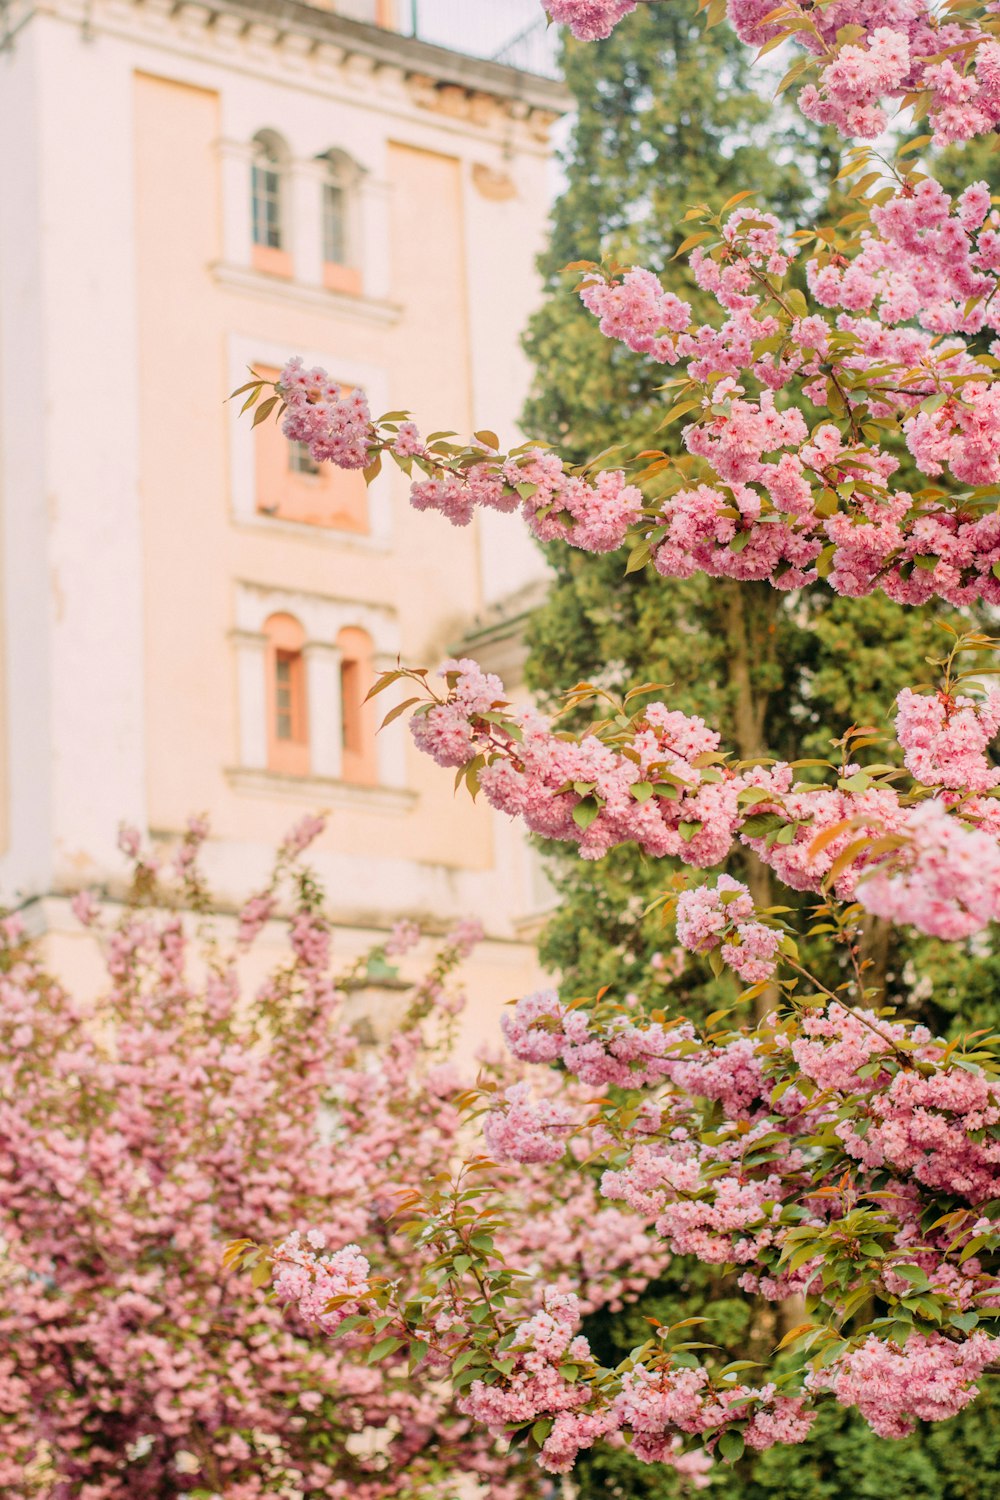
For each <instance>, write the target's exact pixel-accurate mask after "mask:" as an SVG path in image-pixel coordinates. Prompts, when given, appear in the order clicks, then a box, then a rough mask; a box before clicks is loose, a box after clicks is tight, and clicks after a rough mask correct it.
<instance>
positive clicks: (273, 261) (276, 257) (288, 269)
mask: <svg viewBox="0 0 1000 1500" xmlns="http://www.w3.org/2000/svg"><path fill="white" fill-rule="evenodd" d="M250 264H251V265H252V266H253V268H254V270H255V271H264V272H266V274H267V275H268V276H284V277H285V278H286V279H288V278H290V277H291V274H292V257H291V255H290V254H289V253H288V251H287V250H280V249H279V248H278V247H277V246H276V245H254V246H253V247H252V249H251V251H250Z"/></svg>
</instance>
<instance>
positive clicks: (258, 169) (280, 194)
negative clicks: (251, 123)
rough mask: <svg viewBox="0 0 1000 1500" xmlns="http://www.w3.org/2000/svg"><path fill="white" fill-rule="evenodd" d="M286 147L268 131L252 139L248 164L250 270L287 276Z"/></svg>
mask: <svg viewBox="0 0 1000 1500" xmlns="http://www.w3.org/2000/svg"><path fill="white" fill-rule="evenodd" d="M288 162H289V154H288V148H287V146H286V145H285V143H284V141H283V140H282V139H281V137H280V136H278V135H276V134H275V132H274V131H271V130H261V131H259V132H258V133H257V135H255V136H254V138H253V155H252V157H251V161H250V254H251V260H252V264H253V266H254V268H255V269H256V270H258V271H265V272H267V273H268V274H270V275H274V276H290V275H291V273H292V258H291V254H290V251H289V219H288V210H289V202H288Z"/></svg>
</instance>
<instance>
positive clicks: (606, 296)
mask: <svg viewBox="0 0 1000 1500" xmlns="http://www.w3.org/2000/svg"><path fill="white" fill-rule="evenodd" d="M580 300H581V301H582V302H583V305H584V307H586V308H587V309H588V311H590V312H592V313H594V315H595V316H596V317H598V318H599V319H600V329H601V332H602V333H603V334H604V335H605V337H606V338H609V339H621V341H622V343H624V344H627V345H628V347H629V348H630V349H632V350H633V351H634V352H635V353H636V354H648V355H649V356H650V357H651V358H652V359H655V360H658V361H660V362H661V363H662V362H665V361H667V360H669V362H670V363H671V364H673V363H675V350H676V340H671V339H670V338H669V337H668V334H669V333H670V332H673V333H681V332H683V331H684V330H685V329H686V328H687V327H688V324H689V323H690V321H691V307H690V304H689V303H687V302H682V301H681V300H680V298H678V297H676V296H675V295H674V293H673V292H665V291H664V290H663V287H662V286H661V285H660V280H659V277H658V276H654V275H653V273H652V271H645V270H643V269H642V268H641V267H639V266H636V267H634V268H633V269H632V270H631V271H626V273H625V275H624V276H623V277H622V279H621V281H620V282H616V281H606V280H604V279H601V278H596V277H595V278H594V279H592V280H587V281H585V282H584V284H583V286H581V288H580Z"/></svg>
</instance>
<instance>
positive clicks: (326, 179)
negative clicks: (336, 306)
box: [320, 151, 361, 295]
mask: <svg viewBox="0 0 1000 1500" xmlns="http://www.w3.org/2000/svg"><path fill="white" fill-rule="evenodd" d="M320 161H321V162H322V163H323V168H324V173H323V282H324V285H325V286H326V287H327V288H328V289H329V290H330V291H333V292H352V293H354V294H355V295H357V294H358V293H359V292H360V291H361V271H360V265H361V256H360V253H359V248H358V222H357V221H358V182H359V180H360V175H361V174H360V171H359V169H358V167H357V165H356V163H355V162H353V161H352V160H351V158H350V157H349V156H347V155H345V153H344V152H343V151H328V152H327V153H326V155H325V156H321V157H320Z"/></svg>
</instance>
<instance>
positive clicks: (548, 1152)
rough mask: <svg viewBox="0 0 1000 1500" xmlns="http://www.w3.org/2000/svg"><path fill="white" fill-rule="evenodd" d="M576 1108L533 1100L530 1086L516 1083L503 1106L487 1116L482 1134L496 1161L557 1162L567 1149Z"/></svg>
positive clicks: (558, 1103)
mask: <svg viewBox="0 0 1000 1500" xmlns="http://www.w3.org/2000/svg"><path fill="white" fill-rule="evenodd" d="M573 1123H574V1114H573V1111H572V1110H571V1109H569V1108H567V1106H566V1105H565V1104H562V1103H560V1102H559V1101H556V1100H552V1099H538V1100H536V1099H533V1098H532V1094H531V1085H530V1084H528V1083H524V1082H522V1083H515V1084H512V1085H511V1087H510V1088H509V1089H507V1090H506V1092H505V1094H504V1096H503V1105H502V1107H501V1108H499V1109H496V1110H492V1111H491V1112H490V1113H489V1114H488V1115H487V1117H486V1122H485V1125H484V1127H483V1134H484V1136H485V1137H486V1145H487V1147H488V1149H489V1151H490V1154H491V1155H492V1156H494V1157H495V1158H496V1159H497V1161H521V1162H536V1161H558V1160H559V1158H560V1156H562V1154H563V1152H564V1151H565V1149H566V1129H567V1126H569V1125H572V1124H573Z"/></svg>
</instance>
